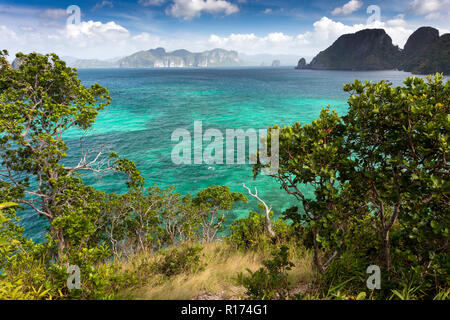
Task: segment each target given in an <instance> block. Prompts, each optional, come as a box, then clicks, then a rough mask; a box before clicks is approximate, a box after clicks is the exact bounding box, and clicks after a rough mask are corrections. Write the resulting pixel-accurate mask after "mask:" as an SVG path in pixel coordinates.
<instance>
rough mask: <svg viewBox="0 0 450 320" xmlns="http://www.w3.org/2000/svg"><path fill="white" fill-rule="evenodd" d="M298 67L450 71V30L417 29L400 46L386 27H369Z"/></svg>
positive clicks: (339, 39)
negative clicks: (402, 46)
mask: <svg viewBox="0 0 450 320" xmlns="http://www.w3.org/2000/svg"><path fill="white" fill-rule="evenodd" d="M296 69H316V70H389V69H399V70H404V71H408V72H412V73H416V74H431V73H436V72H442V73H444V74H446V75H447V74H450V34H444V35H442V36H441V37H439V31H438V30H437V29H434V28H431V27H422V28H419V29H417V30H416V31H415V32H414V33H413V34H412V35H411V36H410V37H409V38H408V41H407V42H406V44H405V48H404V50H403V51H402V50H400V49H399V48H398V47H397V46H394V45H393V44H392V40H391V38H390V37H389V36H388V35H387V34H386V32H385V31H384V30H383V29H366V30H362V31H359V32H356V33H353V34H345V35H343V36H341V37H339V38H338V39H337V40H336V41H335V42H334V43H333V44H332V45H331V46H330V47H329V48H328V49H326V50H324V51H322V52H320V53H319V54H318V55H317V56H316V57H315V58H314V59H313V60H312V61H311V63H310V64H308V65H306V66H303V61H302V60H300V61H299V64H298V66H297V67H296Z"/></svg>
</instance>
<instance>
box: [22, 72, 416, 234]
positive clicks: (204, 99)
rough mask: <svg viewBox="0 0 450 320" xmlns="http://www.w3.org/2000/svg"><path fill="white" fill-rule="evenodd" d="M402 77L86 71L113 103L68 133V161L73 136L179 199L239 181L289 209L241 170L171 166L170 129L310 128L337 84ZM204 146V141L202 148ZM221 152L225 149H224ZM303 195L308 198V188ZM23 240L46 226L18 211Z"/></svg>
mask: <svg viewBox="0 0 450 320" xmlns="http://www.w3.org/2000/svg"><path fill="white" fill-rule="evenodd" d="M409 75H410V74H409V73H405V72H400V71H370V72H353V71H352V72H346V71H345V72H344V71H312V70H294V69H292V68H217V69H132V70H131V69H101V70H98V69H91V70H79V77H80V78H81V80H82V81H83V83H84V84H85V85H90V84H92V83H95V82H97V83H99V84H100V85H102V86H104V87H106V88H107V89H108V90H109V91H110V94H111V97H112V104H111V105H110V106H108V107H107V108H106V109H105V110H103V111H102V112H101V113H100V114H99V116H98V120H97V122H96V123H95V125H94V127H93V128H92V129H91V130H89V132H84V133H82V132H79V131H76V130H72V131H70V132H68V133H67V135H66V141H67V143H68V145H69V148H70V149H69V153H68V154H69V155H68V158H67V159H66V161H67V163H77V162H78V160H79V155H80V152H79V144H80V137H81V136H84V137H85V138H84V139H85V142H84V144H85V145H86V146H90V147H97V148H98V147H99V146H103V147H104V148H107V149H109V150H111V151H114V152H116V153H118V154H119V155H120V156H124V157H127V158H128V159H130V160H133V161H135V163H136V165H137V167H138V168H139V169H140V170H141V172H142V174H143V176H144V177H145V179H146V184H147V185H148V186H151V185H154V184H157V185H158V186H159V187H163V188H165V187H169V186H171V185H174V186H176V188H177V191H178V192H180V193H182V194H187V193H191V194H195V193H197V192H198V191H200V190H202V189H204V188H206V187H208V186H210V185H212V184H215V185H223V184H226V185H228V186H229V187H230V189H231V190H232V191H240V192H245V190H244V189H243V188H242V183H243V182H245V183H246V185H247V186H250V187H253V188H254V187H257V188H258V193H259V195H260V196H261V197H262V198H263V199H264V200H265V201H266V202H267V203H268V204H270V205H272V206H273V208H274V211H275V212H276V213H279V212H282V211H283V210H284V209H286V208H288V207H290V206H292V205H295V200H294V199H292V198H290V197H289V196H287V195H286V194H285V193H284V192H283V191H282V190H280V188H279V185H278V184H277V183H276V182H275V181H274V180H273V179H271V178H269V177H266V176H258V178H257V179H256V180H253V177H252V170H251V166H250V165H248V164H246V165H227V164H223V165H217V164H213V165H208V164H201V165H175V164H174V163H173V162H172V160H171V151H172V149H173V147H174V146H175V145H176V143H174V142H172V141H171V135H172V132H173V131H174V130H176V129H179V128H181V129H187V130H188V131H189V132H191V134H192V136H193V127H194V121H200V120H201V121H202V122H203V132H205V131H206V130H207V129H208V128H216V129H219V130H220V131H221V132H222V133H223V135H224V136H225V130H226V129H244V130H246V129H249V128H252V129H255V130H258V129H265V128H267V127H268V126H269V125H274V124H280V125H290V124H292V123H294V122H296V121H299V122H300V123H302V124H306V123H310V122H311V121H312V120H314V119H315V118H316V117H318V115H319V113H320V110H321V109H322V107H325V106H327V105H331V106H332V107H333V108H334V109H336V111H338V113H339V114H341V115H342V114H344V113H345V111H346V109H347V103H346V101H347V98H348V95H347V93H345V92H344V91H343V90H342V87H343V84H344V83H348V82H353V80H354V79H359V80H369V81H379V80H389V81H391V82H392V83H393V84H394V85H401V83H402V81H403V80H404V79H405V78H406V77H407V76H409ZM206 145H207V143H204V147H205V146H206ZM224 154H225V151H224ZM85 181H86V182H87V183H88V184H91V185H93V186H95V187H97V188H99V189H101V190H104V191H109V192H123V191H125V185H124V181H125V179H124V178H123V177H121V176H119V175H117V174H109V175H104V176H99V175H97V176H88V177H86V179H85ZM305 192H306V193H307V194H308V195H310V196H311V191H310V190H305ZM256 208H257V204H256V201H254V199H250V202H249V204H248V205H243V204H242V205H238V206H236V207H235V208H234V209H233V211H232V213H231V215H230V216H229V219H228V222H231V221H232V220H233V219H236V218H238V217H242V216H246V215H247V213H248V211H249V210H250V209H256ZM20 215H21V216H22V224H23V225H24V227H25V229H26V235H27V236H29V237H32V238H34V239H36V240H41V239H42V238H43V235H44V233H45V221H44V220H43V219H41V218H40V217H38V216H37V214H36V213H34V212H32V211H30V210H26V211H24V212H22V213H20Z"/></svg>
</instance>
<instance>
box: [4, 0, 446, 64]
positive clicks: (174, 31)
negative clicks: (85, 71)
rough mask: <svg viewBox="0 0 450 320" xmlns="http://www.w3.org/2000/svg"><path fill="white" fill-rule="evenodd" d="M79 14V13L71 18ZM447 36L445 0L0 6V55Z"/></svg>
mask: <svg viewBox="0 0 450 320" xmlns="http://www.w3.org/2000/svg"><path fill="white" fill-rule="evenodd" d="M78 13H79V14H78ZM421 26H432V27H435V28H437V29H439V31H440V33H441V34H443V33H447V32H450V0H317V1H306V0H279V1H268V0H94V1H87V0H69V1H66V0H59V1H52V0H39V1H36V0H25V1H4V0H0V49H7V50H8V51H9V52H10V54H11V55H15V53H17V52H19V51H21V52H24V53H29V52H32V51H36V52H40V53H51V52H54V53H57V54H58V55H60V56H63V57H64V56H65V57H69V56H70V57H77V58H83V59H93V58H96V59H101V60H107V59H114V58H118V57H123V56H127V55H130V54H132V53H134V52H137V51H140V50H148V49H152V48H157V47H164V48H166V49H167V50H176V49H181V48H183V49H187V50H190V51H195V52H200V51H204V50H210V49H213V48H223V49H227V50H236V51H238V52H239V53H243V54H247V55H256V54H270V55H295V56H298V57H305V58H307V60H310V59H311V58H312V57H313V56H315V55H316V54H317V53H318V52H320V51H321V50H324V49H325V48H327V47H328V46H329V45H331V44H332V43H333V42H334V41H335V40H336V39H337V38H338V37H339V36H340V35H342V34H345V33H353V32H356V31H358V30H362V29H365V28H383V29H385V30H386V32H387V33H388V34H389V35H390V36H391V38H392V40H393V43H394V44H395V45H398V46H399V47H401V48H402V47H403V46H404V44H405V42H406V40H407V38H408V36H409V35H410V34H411V33H412V32H414V31H415V30H416V29H417V28H418V27H421Z"/></svg>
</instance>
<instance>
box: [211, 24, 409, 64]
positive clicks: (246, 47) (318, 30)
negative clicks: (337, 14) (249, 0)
mask: <svg viewBox="0 0 450 320" xmlns="http://www.w3.org/2000/svg"><path fill="white" fill-rule="evenodd" d="M366 28H383V29H385V30H386V32H387V33H388V34H389V35H390V36H391V38H392V40H393V43H394V44H396V45H399V46H401V47H402V46H403V45H404V44H405V43H406V40H407V39H408V37H409V35H410V34H411V33H412V32H413V30H410V29H407V28H406V27H405V24H404V23H403V18H402V17H401V16H398V17H396V18H395V19H392V20H390V21H388V22H386V23H384V22H374V23H373V24H370V25H366V24H355V25H345V24H343V23H341V22H337V21H334V20H332V19H329V18H327V17H322V18H321V19H320V20H318V21H316V22H315V23H314V24H313V30H312V31H308V32H305V33H301V34H298V35H296V36H291V35H286V34H284V33H269V34H267V35H265V36H256V35H255V34H254V33H250V34H231V35H229V36H225V37H220V36H218V35H211V36H210V37H209V43H210V44H211V45H213V46H215V47H222V48H225V49H230V50H231V49H233V50H237V51H238V52H242V53H246V54H257V53H262V52H264V53H268V54H275V55H276V54H297V55H299V56H304V57H307V58H311V57H313V56H315V55H316V54H317V53H319V52H320V51H321V50H324V49H325V48H327V47H328V46H330V45H331V44H332V43H333V42H334V41H335V40H336V39H337V38H338V37H339V36H341V35H343V34H346V33H354V32H357V31H359V30H362V29H366Z"/></svg>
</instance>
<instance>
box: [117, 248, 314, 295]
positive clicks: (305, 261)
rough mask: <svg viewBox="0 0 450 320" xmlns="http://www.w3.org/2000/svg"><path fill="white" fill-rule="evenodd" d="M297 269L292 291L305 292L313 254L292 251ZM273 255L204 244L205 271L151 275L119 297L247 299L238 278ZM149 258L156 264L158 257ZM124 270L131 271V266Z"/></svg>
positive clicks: (293, 277)
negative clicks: (168, 276)
mask: <svg viewBox="0 0 450 320" xmlns="http://www.w3.org/2000/svg"><path fill="white" fill-rule="evenodd" d="M292 251H293V252H292V254H291V255H292V257H291V261H292V262H293V263H294V264H295V267H293V268H292V270H291V271H290V273H289V281H290V284H291V290H292V291H293V292H295V293H296V292H299V291H303V290H304V289H305V288H306V286H307V284H308V283H310V282H311V279H312V278H313V275H314V273H313V262H312V255H311V253H310V252H308V251H303V250H300V249H297V250H292ZM269 257H270V252H255V251H249V252H243V251H239V250H235V249H234V248H232V247H231V246H229V245H228V244H227V243H225V242H220V241H217V242H214V243H210V244H205V245H204V248H203V250H202V257H201V264H202V265H203V268H202V269H201V270H199V271H197V272H195V273H193V274H179V275H176V276H173V277H170V278H167V277H162V276H158V275H149V276H148V277H146V280H145V283H141V284H140V286H139V287H137V288H136V287H135V288H132V289H127V290H125V291H123V292H121V293H120V294H119V296H118V298H123V299H138V300H139V299H143V300H181V299H186V300H191V299H211V300H212V299H244V298H245V296H244V288H243V287H241V286H236V284H235V277H236V275H237V274H238V273H239V272H243V271H244V272H245V270H246V269H249V270H251V271H255V270H257V269H259V268H260V267H261V266H262V261H263V260H265V259H267V258H269ZM143 258H146V259H148V260H147V261H149V262H151V261H156V259H158V258H159V257H158V255H155V256H152V257H140V258H139V259H143ZM123 267H124V268H130V267H131V266H130V265H129V262H128V265H126V266H123Z"/></svg>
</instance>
